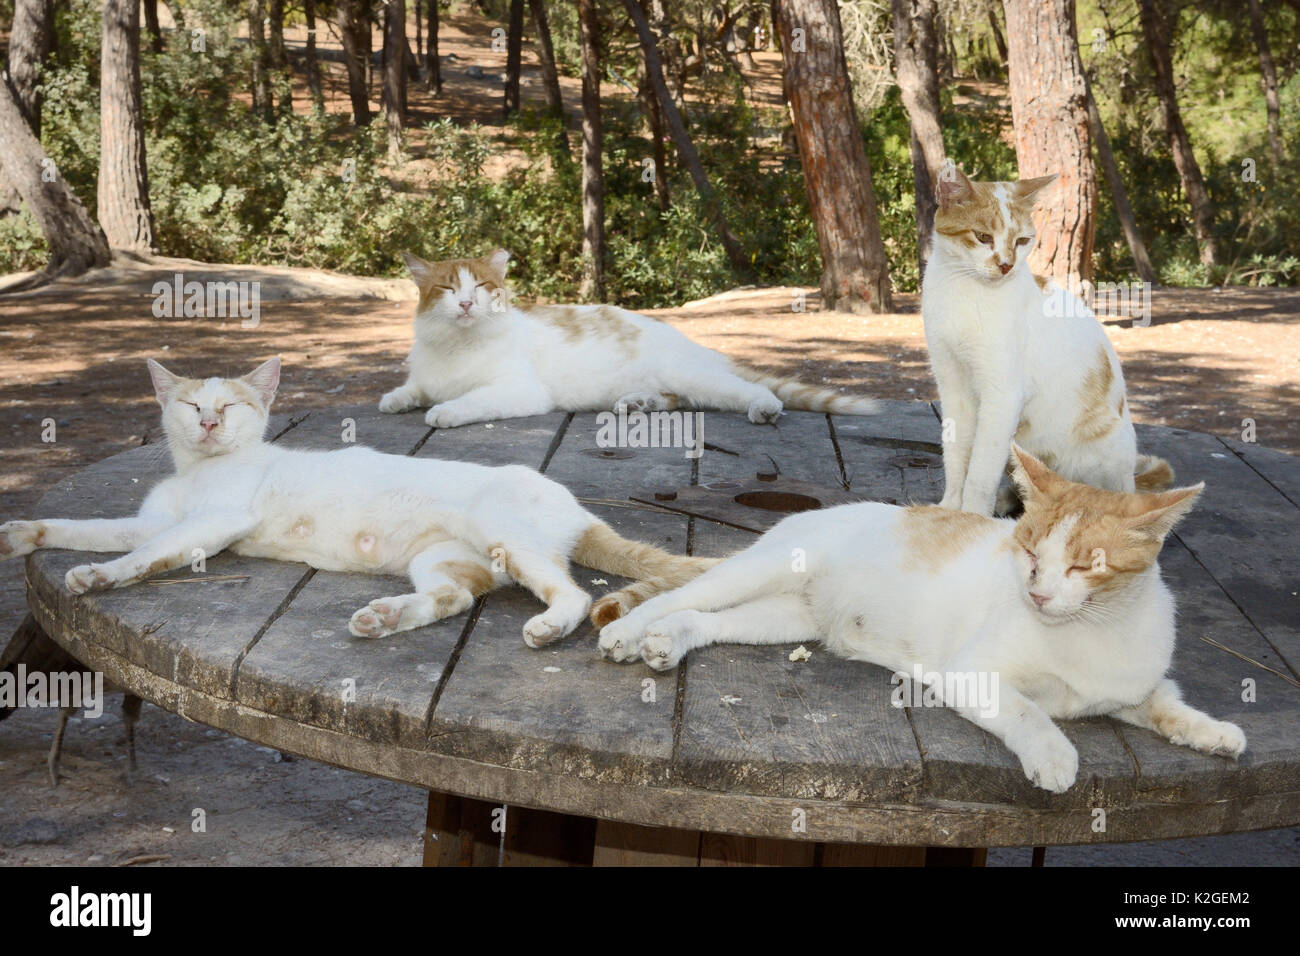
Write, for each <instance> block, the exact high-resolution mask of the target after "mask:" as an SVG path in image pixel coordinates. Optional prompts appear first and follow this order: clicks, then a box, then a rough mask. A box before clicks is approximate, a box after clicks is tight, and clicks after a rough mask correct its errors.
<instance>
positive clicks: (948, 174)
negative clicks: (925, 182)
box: [934, 160, 975, 209]
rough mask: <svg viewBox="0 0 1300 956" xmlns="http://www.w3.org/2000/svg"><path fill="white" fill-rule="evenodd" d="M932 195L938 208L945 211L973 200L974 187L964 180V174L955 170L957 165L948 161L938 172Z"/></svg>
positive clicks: (967, 180)
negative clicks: (937, 201) (936, 200)
mask: <svg viewBox="0 0 1300 956" xmlns="http://www.w3.org/2000/svg"><path fill="white" fill-rule="evenodd" d="M934 194H935V197H936V198H937V199H938V200H939V207H940V208H941V209H947V208H949V207H950V206H960V205H961V204H962V203H964V202H968V201H969V200H971V199H974V198H975V187H974V186H972V185H971V183H970V180H969V179H967V178H966V174H965V173H963V172H962V171H961V170H960V169H958V168H957V164H956V163H954V162H953V161H952V160H948V161H947V162H945V163H944V164H943V168H942V169H940V170H939V175H938V177H937V178H936V180H935V183H934Z"/></svg>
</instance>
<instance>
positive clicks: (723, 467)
mask: <svg viewBox="0 0 1300 956" xmlns="http://www.w3.org/2000/svg"><path fill="white" fill-rule="evenodd" d="M704 440H705V452H704V455H703V456H702V457H701V458H700V472H699V481H700V484H702V485H708V484H709V483H711V482H714V481H718V480H725V479H735V478H753V477H754V476H755V475H756V474H757V473H758V472H765V473H770V472H771V471H772V463H773V462H776V467H777V469H778V470H779V471H780V473H781V474H782V475H784V476H786V477H789V478H799V479H801V480H803V481H811V482H814V483H816V484H820V485H824V486H826V487H828V488H840V487H842V483H841V481H840V467H839V462H838V461H837V460H836V458H835V446H834V444H833V443H832V442H831V432H830V426H829V425H828V424H827V421H826V416H825V415H821V414H818V413H816V412H789V413H787V414H786V415H783V416H782V417H781V421H780V424H779V425H777V426H775V427H773V426H771V425H755V424H753V423H752V422H750V421H749V420H748V419H746V418H745V416H743V415H724V414H721V413H719V412H706V413H705V414H704ZM709 446H716V447H717V448H718V449H719V450H717V451H714V450H712V449H711V448H709ZM722 449H726V451H723V450H722ZM728 452H730V453H731V454H728ZM778 517H779V515H778Z"/></svg>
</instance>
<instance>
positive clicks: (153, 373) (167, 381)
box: [145, 359, 183, 408]
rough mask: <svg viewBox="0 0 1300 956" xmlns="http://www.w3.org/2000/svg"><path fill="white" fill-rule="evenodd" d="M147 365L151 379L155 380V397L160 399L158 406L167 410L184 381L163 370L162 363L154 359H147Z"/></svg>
mask: <svg viewBox="0 0 1300 956" xmlns="http://www.w3.org/2000/svg"><path fill="white" fill-rule="evenodd" d="M145 364H146V365H148V366H149V377H150V378H151V379H153V392H154V396H155V397H156V398H157V399H158V404H159V405H161V406H163V407H164V408H166V407H167V403H168V402H169V401H171V397H172V396H173V395H175V394H176V389H177V388H178V387H179V386H180V384H181V382H182V381H183V379H182V378H181V377H180V376H179V375H173V374H172V373H171V372H169V371H167V369H165V368H163V367H162V364H161V363H160V362H155V361H154V360H153V359H145Z"/></svg>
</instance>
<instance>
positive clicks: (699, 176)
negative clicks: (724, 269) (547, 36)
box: [623, 0, 753, 279]
mask: <svg viewBox="0 0 1300 956" xmlns="http://www.w3.org/2000/svg"><path fill="white" fill-rule="evenodd" d="M654 2H655V0H651V6H652V7H653V5H654ZM623 6H624V8H625V9H626V10H627V13H628V16H630V17H631V18H632V23H633V25H634V26H635V27H636V32H637V37H638V39H639V40H640V41H641V50H642V53H643V55H644V57H645V65H646V73H647V75H648V78H649V80H650V84H651V86H652V87H653V88H654V91H655V97H656V98H657V99H658V100H659V108H660V110H661V111H662V112H663V118H664V122H665V123H666V124H667V126H668V132H669V133H670V134H671V135H672V138H673V143H674V144H675V145H676V146H677V155H678V157H679V158H680V159H681V161H682V165H683V166H685V167H686V171H687V172H688V173H689V174H690V176H691V181H692V182H693V183H694V184H695V191H696V192H697V193H699V196H700V202H701V203H702V204H703V206H704V213H705V215H706V216H708V219H709V223H710V224H711V225H712V226H713V229H714V231H715V232H717V234H718V241H719V242H721V243H722V250H723V252H725V253H726V255H727V261H728V262H730V263H731V271H732V273H733V274H734V275H735V276H736V277H737V278H740V279H749V278H751V277H752V272H753V270H752V269H750V266H749V263H748V262H747V261H746V259H745V254H744V252H742V251H741V248H740V243H739V241H737V239H736V236H735V234H734V233H733V232H732V231H731V227H730V226H728V225H727V219H726V216H725V215H724V213H723V211H722V203H721V201H719V199H718V194H717V193H716V192H714V191H713V186H712V185H710V183H709V177H708V176H707V175H706V174H705V172H704V164H703V163H701V162H700V154H699V153H698V152H697V151H696V149H695V144H694V143H693V142H691V136H690V133H688V132H687V131H686V123H685V122H684V121H683V120H682V114H681V112H680V111H679V110H678V109H677V103H676V101H675V100H674V99H673V94H672V91H671V90H670V89H669V88H668V83H667V81H666V80H665V78H664V67H663V61H662V60H660V58H659V45H658V43H657V42H656V39H655V34H654V33H653V32H652V28H651V26H650V21H649V19H648V18H647V17H646V12H645V10H644V9H642V7H641V4H640V3H639V2H638V0H623Z"/></svg>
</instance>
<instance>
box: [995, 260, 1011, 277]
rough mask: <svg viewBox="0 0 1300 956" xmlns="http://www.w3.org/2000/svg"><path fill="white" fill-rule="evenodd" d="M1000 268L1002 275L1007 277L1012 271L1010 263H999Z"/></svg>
mask: <svg viewBox="0 0 1300 956" xmlns="http://www.w3.org/2000/svg"><path fill="white" fill-rule="evenodd" d="M998 268H999V269H1001V270H1002V274H1003V275H1006V274H1007V273H1008V272H1010V271H1011V263H1009V262H999V263H998Z"/></svg>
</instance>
